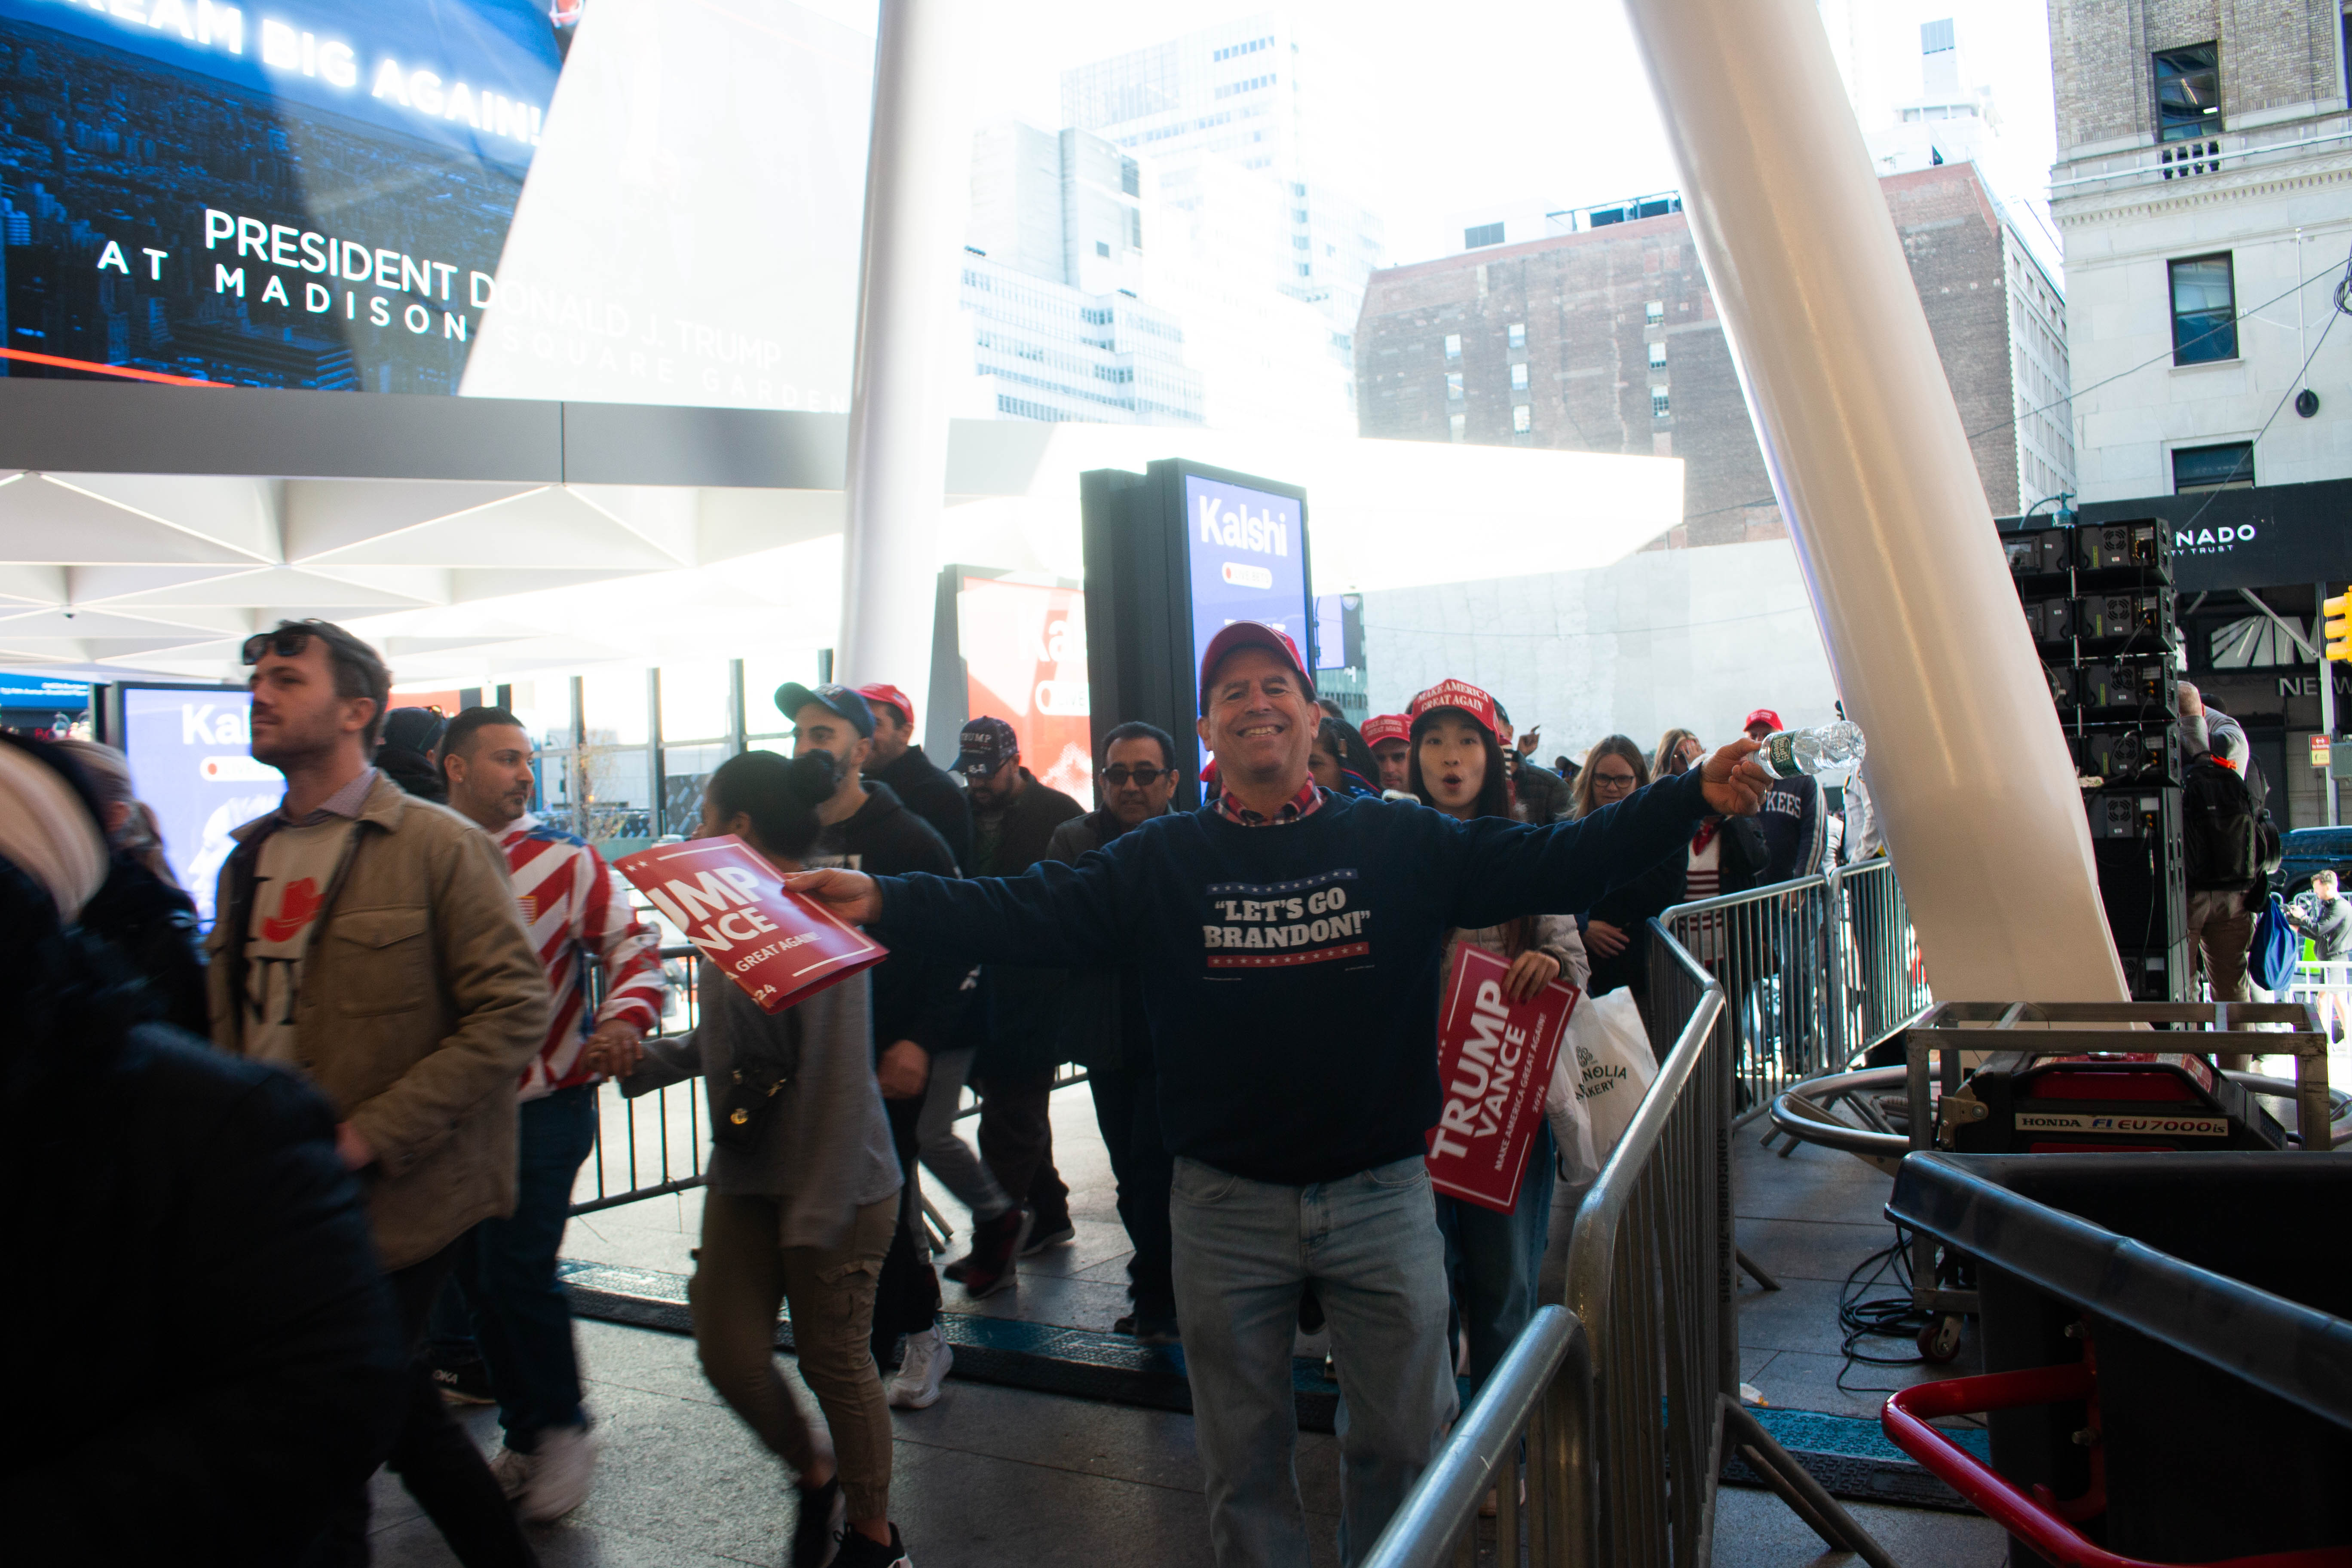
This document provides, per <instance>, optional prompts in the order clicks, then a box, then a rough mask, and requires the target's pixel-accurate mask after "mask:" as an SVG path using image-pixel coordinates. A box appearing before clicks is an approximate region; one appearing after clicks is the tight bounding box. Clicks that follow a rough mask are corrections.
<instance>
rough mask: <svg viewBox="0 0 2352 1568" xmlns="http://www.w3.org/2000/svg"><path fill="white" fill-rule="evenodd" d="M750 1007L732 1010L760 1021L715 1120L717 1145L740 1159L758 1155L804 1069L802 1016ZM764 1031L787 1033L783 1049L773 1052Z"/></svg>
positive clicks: (743, 1042)
mask: <svg viewBox="0 0 2352 1568" xmlns="http://www.w3.org/2000/svg"><path fill="white" fill-rule="evenodd" d="M704 967H705V968H706V969H708V968H709V967H710V966H709V965H708V964H706V965H705V966H704ZM703 994H704V995H706V996H708V995H709V994H710V992H709V990H708V989H706V990H705V991H704V992H703ZM746 1001H747V1005H745V1006H737V1007H734V1008H732V1009H731V1010H732V1012H733V1013H735V1014H736V1015H738V1016H740V1015H742V1014H744V1013H746V1012H749V1013H750V1016H751V1019H753V1020H756V1021H755V1022H752V1023H751V1024H750V1026H749V1027H748V1028H746V1030H745V1031H744V1035H743V1037H741V1038H740V1039H739V1041H738V1043H737V1045H736V1049H735V1055H734V1060H733V1061H732V1063H730V1066H729V1068H728V1073H727V1083H726V1087H725V1089H724V1090H723V1092H721V1093H720V1094H719V1095H718V1096H717V1097H716V1098H717V1100H718V1104H717V1106H716V1107H715V1108H714V1110H713V1114H712V1116H711V1119H710V1142H711V1144H712V1145H713V1146H714V1147H716V1148H720V1149H731V1150H733V1151H734V1152H737V1153H739V1154H749V1153H751V1152H755V1151H757V1150H758V1148H759V1147H760V1144H761V1141H762V1140H763V1139H765V1138H766V1137H767V1135H768V1127H769V1124H770V1123H771V1122H772V1121H775V1119H776V1108H777V1107H778V1106H779V1105H781V1104H782V1098H781V1097H782V1094H783V1092H784V1086H785V1085H786V1084H788V1083H790V1082H792V1081H793V1079H794V1078H795V1077H797V1076H798V1075H799V1073H800V1066H801V1018H800V1013H799V1011H798V1010H797V1009H794V1008H791V1007H787V1008H786V1009H784V1011H783V1012H782V1013H781V1014H772V1015H762V1014H760V1013H758V1012H757V1011H752V1010H751V1007H750V1006H749V1005H748V999H746ZM762 1025H765V1026H767V1027H769V1028H773V1027H777V1026H781V1027H782V1030H783V1033H784V1038H783V1040H782V1042H781V1043H780V1045H778V1046H776V1047H773V1048H771V1047H770V1042H768V1041H767V1040H766V1039H765V1038H763V1037H762V1034H763V1031H762V1029H761V1026H762ZM754 1041H756V1042H757V1043H756V1044H754V1043H752V1042H754ZM747 1045H749V1046H750V1048H748V1049H747V1048H745V1047H746V1046H747Z"/></svg>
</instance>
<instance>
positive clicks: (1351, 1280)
mask: <svg viewBox="0 0 2352 1568" xmlns="http://www.w3.org/2000/svg"><path fill="white" fill-rule="evenodd" d="M1430 1197H1431V1194H1430V1188H1429V1172H1428V1169H1427V1167H1426V1166H1424V1165H1423V1163H1422V1161H1421V1159H1420V1158H1419V1157H1418V1156H1416V1157H1414V1158H1412V1159H1409V1160H1399V1161H1397V1162H1396V1163H1393V1164H1389V1165H1381V1166H1378V1167H1376V1168H1374V1169H1372V1170H1370V1171H1364V1172H1360V1173H1358V1174H1356V1175H1352V1176H1348V1177H1345V1178H1343V1179H1341V1180H1339V1181H1335V1182H1318V1183H1316V1184H1313V1185H1311V1186H1304V1187H1293V1186H1282V1185H1277V1184H1272V1183H1267V1182H1254V1181H1250V1180H1248V1179H1247V1178H1245V1177H1242V1176H1235V1175H1229V1174H1227V1173H1225V1172H1223V1171H1220V1170H1217V1169H1216V1168H1214V1167H1213V1166H1210V1165H1204V1164H1202V1163H1200V1162H1199V1161H1197V1160H1187V1159H1181V1158H1180V1159H1178V1160H1177V1161H1176V1170H1175V1179H1174V1184H1173V1193H1172V1199H1171V1203H1170V1205H1169V1219H1170V1222H1171V1230H1172V1231H1173V1233H1174V1234H1173V1240H1174V1249H1173V1250H1174V1262H1175V1276H1176V1311H1177V1315H1178V1317H1179V1318H1180V1319H1181V1321H1182V1322H1183V1325H1184V1364H1185V1371H1186V1373H1187V1375H1188V1376H1189V1377H1190V1378H1191V1380H1192V1415H1193V1426H1194V1433H1195V1436H1196V1439H1197V1441H1198V1444H1199V1447H1200V1451H1201V1468H1202V1470H1203V1472H1205V1475H1206V1479H1207V1481H1208V1498H1209V1533H1210V1539H1211V1542H1212V1543H1213V1546H1214V1547H1215V1550H1216V1555H1217V1562H1218V1564H1219V1568H1277V1565H1278V1568H1292V1565H1294V1564H1298V1563H1306V1562H1307V1518H1306V1513H1305V1510H1303V1509H1302V1508H1301V1506H1300V1504H1299V1500H1298V1471H1297V1465H1296V1462H1295V1458H1296V1456H1295V1450H1296V1448H1297V1435H1298V1413H1297V1404H1296V1401H1295V1397H1294V1395H1293V1394H1292V1390H1291V1378H1290V1360H1291V1356H1290V1352H1291V1348H1292V1343H1293V1336H1294V1335H1295V1334H1296V1332H1297V1323H1298V1294H1299V1290H1300V1289H1301V1287H1303V1286H1305V1285H1306V1284H1307V1282H1309V1281H1312V1282H1313V1283H1314V1286H1315V1292H1316V1294H1317V1296H1318V1297H1319V1298H1320V1299H1321V1300H1322V1303H1323V1311H1324V1315H1325V1316H1326V1317H1327V1318H1328V1320H1329V1321H1330V1328H1331V1352H1332V1355H1333V1357H1334V1358H1335V1359H1336V1361H1337V1363H1338V1365H1339V1418H1338V1424H1337V1430H1338V1432H1339V1455H1340V1462H1341V1469H1340V1480H1339V1506H1340V1512H1339V1561H1340V1563H1342V1564H1353V1563H1356V1562H1357V1561H1358V1560H1360V1558H1361V1557H1362V1556H1363V1555H1364V1554H1365V1553H1366V1552H1370V1550H1371V1547H1372V1543H1373V1542H1375V1541H1377V1540H1379V1539H1380V1533H1381V1527H1382V1526H1384V1525H1385V1524H1387V1523H1388V1521H1389V1516H1390V1515H1391V1514H1392V1513H1394V1512H1395V1511H1396V1510H1397V1506H1398V1505H1399V1504H1400V1503H1402V1501H1403V1500H1404V1497H1405V1493H1407V1492H1408V1491H1410V1490H1411V1489H1412V1484H1413V1482H1414V1481H1416V1480H1418V1479H1420V1478H1421V1473H1422V1471H1423V1469H1425V1468H1428V1465H1429V1461H1430V1459H1431V1458H1432V1456H1433V1455H1434V1454H1435V1453H1436V1451H1437V1444H1438V1440H1439V1438H1440V1437H1441V1436H1443V1434H1444V1429H1445V1426H1446V1424H1447V1423H1448V1422H1450V1421H1452V1420H1453V1419H1454V1409H1455V1400H1454V1368H1453V1357H1452V1356H1451V1355H1450V1354H1449V1353H1448V1352H1447V1347H1446V1342H1445V1250H1444V1242H1443V1241H1442V1239H1441V1238H1440V1237H1439V1236H1438V1233H1437V1226H1436V1223H1435V1219H1434V1217H1433V1216H1434V1213H1435V1211H1434V1208H1433V1205H1432V1203H1431V1201H1430Z"/></svg>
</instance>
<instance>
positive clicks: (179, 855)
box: [122, 686, 286, 926]
mask: <svg viewBox="0 0 2352 1568" xmlns="http://www.w3.org/2000/svg"><path fill="white" fill-rule="evenodd" d="M252 707H253V699H252V697H251V696H250V695H249V694H248V693H246V692H243V691H239V690H236V689H233V688H230V689H217V690H215V689H189V688H185V687H179V688H173V687H155V686H126V687H124V688H123V689H122V749H123V751H124V752H126V753H128V754H129V756H130V758H131V787H132V788H133V789H135V790H136V791H137V792H138V794H139V798H140V799H141V800H143V801H145V802H146V803H147V804H148V805H150V806H152V808H153V809H154V812H155V821H156V826H158V827H159V828H160V829H161V830H162V832H163V856H164V858H165V859H167V860H169V861H170V862H171V863H172V869H173V871H174V872H176V873H178V875H179V879H180V885H181V886H182V887H184V888H185V889H188V893H189V895H190V896H191V897H192V898H194V900H196V916H197V918H198V919H199V920H200V921H203V922H204V923H205V925H206V926H210V925H211V924H212V920H213V888H214V885H215V882H216V881H217V880H218V879H219V877H220V868H221V863H222V862H223V861H225V860H226V859H227V858H228V855H229V851H230V850H231V849H234V848H235V847H236V841H235V840H234V839H232V838H230V837H229V830H230V829H231V828H234V827H236V826H241V825H242V824H245V823H247V822H250V821H252V820H253V819H254V818H255V817H257V816H261V815H262V814H263V813H264V812H267V811H269V810H272V809H273V808H275V807H276V806H277V805H278V800H279V798H280V797H281V796H283V795H285V793H286V781H285V780H284V779H283V778H282V777H280V776H279V775H278V770H277V769H276V768H273V767H271V766H269V765H268V763H258V762H256V761H254V758H253V753H252V751H251V747H252V744H253V731H252V729H251V726H250V723H249V721H248V717H247V716H248V714H249V713H250V711H251V710H252Z"/></svg>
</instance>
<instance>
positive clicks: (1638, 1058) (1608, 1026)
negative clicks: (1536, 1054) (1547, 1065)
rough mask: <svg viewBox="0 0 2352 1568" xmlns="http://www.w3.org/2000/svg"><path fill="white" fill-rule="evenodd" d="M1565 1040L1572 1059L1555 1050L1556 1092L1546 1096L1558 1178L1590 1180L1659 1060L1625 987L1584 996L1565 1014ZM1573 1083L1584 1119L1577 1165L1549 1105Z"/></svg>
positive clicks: (1629, 1118)
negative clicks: (1556, 1145)
mask: <svg viewBox="0 0 2352 1568" xmlns="http://www.w3.org/2000/svg"><path fill="white" fill-rule="evenodd" d="M1565 1044H1566V1045H1567V1046H1568V1047H1572V1053H1573V1058H1574V1059H1573V1061H1571V1060H1570V1056H1571V1051H1570V1050H1562V1051H1561V1052H1560V1053H1559V1066H1558V1068H1556V1069H1555V1070H1554V1072H1553V1075H1552V1082H1553V1086H1554V1090H1555V1092H1554V1093H1553V1094H1549V1095H1547V1096H1546V1097H1545V1100H1544V1110H1545V1114H1546V1115H1547V1116H1549V1117H1550V1119H1551V1123H1552V1132H1553V1135H1554V1136H1555V1137H1558V1138H1559V1142H1560V1175H1561V1177H1562V1179H1563V1180H1566V1181H1570V1182H1575V1181H1587V1182H1589V1181H1591V1180H1592V1179H1593V1178H1594V1177H1595V1176H1598V1175H1599V1174H1600V1173H1601V1166H1602V1165H1604V1164H1606V1163H1608V1161H1609V1155H1610V1152H1611V1151H1612V1150H1614V1149H1615V1148H1616V1147H1617V1140H1619V1139H1620V1138H1622V1137H1623V1136H1624V1135H1625V1129H1626V1127H1627V1126H1628V1125H1630V1124H1631V1123H1632V1121H1633V1113H1634V1112H1635V1111H1637V1110H1640V1109H1641V1108H1642V1098H1643V1096H1644V1095H1646V1094H1647V1093H1649V1091H1650V1082H1651V1080H1652V1079H1654V1078H1656V1077H1657V1076H1658V1064H1657V1062H1656V1060H1655V1059H1654V1058H1652V1057H1651V1055H1650V1037H1649V1032H1648V1031H1647V1030H1646V1029H1644V1028H1643V1026H1642V1011H1641V1008H1640V1007H1639V1006H1637V1005H1635V1003H1634V1001H1633V992H1631V991H1629V990H1622V989H1621V990H1616V991H1612V992H1610V993H1609V994H1607V995H1605V996H1588V997H1586V998H1585V999H1584V1004H1583V1005H1581V1006H1580V1007H1579V1008H1577V1010H1576V1011H1575V1012H1574V1013H1573V1014H1571V1015H1570V1017H1569V1020H1568V1039H1567V1040H1566V1042H1565ZM1571 1085H1572V1087H1573V1089H1574V1093H1575V1100H1576V1104H1577V1109H1578V1110H1579V1111H1580V1113H1581V1115H1582V1119H1583V1123H1584V1142H1583V1146H1582V1150H1581V1151H1580V1153H1579V1156H1578V1158H1579V1163H1578V1164H1577V1165H1571V1164H1570V1149H1571V1147H1572V1145H1571V1142H1570V1139H1569V1138H1567V1137H1565V1136H1562V1135H1561V1121H1562V1118H1561V1115H1560V1114H1559V1113H1556V1112H1554V1111H1553V1110H1552V1101H1553V1100H1555V1099H1561V1100H1564V1099H1565V1098H1566V1097H1565V1095H1564V1094H1563V1093H1561V1092H1559V1091H1561V1090H1564V1089H1567V1088H1569V1087H1570V1086H1571Z"/></svg>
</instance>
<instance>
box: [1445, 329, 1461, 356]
mask: <svg viewBox="0 0 2352 1568" xmlns="http://www.w3.org/2000/svg"><path fill="white" fill-rule="evenodd" d="M1445 357H1446V358H1447V359H1460V358H1461V357H1462V334H1461V333H1460V332H1448V333H1446V334H1445Z"/></svg>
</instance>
